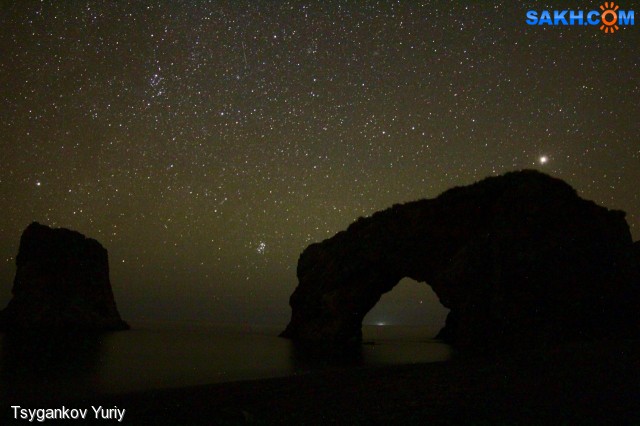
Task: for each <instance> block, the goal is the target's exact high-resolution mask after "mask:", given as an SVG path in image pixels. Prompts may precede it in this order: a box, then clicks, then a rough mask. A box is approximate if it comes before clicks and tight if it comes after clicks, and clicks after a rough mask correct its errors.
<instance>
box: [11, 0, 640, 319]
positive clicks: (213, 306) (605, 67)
mask: <svg viewBox="0 0 640 426" xmlns="http://www.w3.org/2000/svg"><path fill="white" fill-rule="evenodd" d="M619 3H620V4H621V7H622V8H623V9H633V8H634V7H635V8H636V9H640V5H639V4H638V3H636V2H630V1H629V2H624V4H623V2H622V0H621V1H620V2H619ZM571 5H573V6H576V7H577V6H582V8H583V9H584V8H585V7H588V8H589V9H588V10H590V9H592V8H596V7H597V6H598V5H599V3H597V2H584V1H579V2H575V1H562V2H561V1H556V2H553V1H551V2H537V1H536V2H534V1H528V2H527V1H494V2H484V1H483V2H480V1H466V2H465V1H446V2H444V1H441V2H422V3H419V2H410V1H394V2H374V1H366V2H365V1H362V2H356V1H353V2H348V1H340V2H338V1H323V2H294V1H251V2H243V1H180V0H173V1H117V2H115V1H114V2H111V1H109V2H102V1H101V2H93V1H88V2H84V1H42V2H41V1H15V2H12V1H0V98H1V99H0V158H1V168H0V199H2V200H3V201H2V214H0V305H1V306H4V305H5V304H6V302H8V300H9V297H10V289H11V285H12V280H13V275H14V274H15V255H16V253H17V248H18V243H19V238H20V234H21V232H22V230H23V229H24V228H25V227H26V226H27V225H28V224H29V223H30V222H32V221H39V222H41V223H44V224H47V225H50V226H56V227H59V226H62V227H67V228H71V229H75V230H78V231H80V232H82V233H84V234H86V235H88V236H91V237H93V238H96V239H97V240H99V241H100V242H101V243H102V244H103V245H104V246H105V247H106V248H107V249H108V250H109V255H110V267H111V281H112V284H113V288H114V292H115V295H116V299H117V302H118V305H119V308H120V312H121V314H122V316H123V317H124V318H125V319H127V320H132V321H136V320H180V321H185V320H194V321H208V322H236V323H237V322H241V323H280V324H284V323H285V322H286V321H287V320H288V317H289V314H290V310H289V307H288V297H289V295H290V293H291V292H292V291H293V289H294V287H295V285H296V277H295V269H296V263H297V259H298V256H299V254H300V252H301V251H302V250H303V249H304V248H305V247H306V246H307V245H309V244H310V243H312V242H317V241H321V240H323V239H325V238H328V237H330V236H332V235H333V234H335V233H336V232H338V231H340V230H342V229H344V228H345V227H346V226H347V225H348V224H349V223H351V222H352V221H354V220H355V219H357V218H358V217H359V216H366V215H369V214H371V213H373V212H375V211H377V210H380V209H383V208H386V207H388V206H390V205H392V204H393V203H397V202H405V201H410V200H415V199H419V198H424V197H434V196H436V195H438V194H439V193H440V192H442V191H444V190H446V189H448V188H450V187H452V186H455V185H465V184H469V183H472V182H475V181H477V180H479V179H481V178H483V177H486V176H488V175H495V174H501V173H504V172H506V171H509V170H516V169H523V168H537V169H540V170H543V171H545V172H547V173H550V174H552V175H554V176H557V177H560V178H562V179H565V180H567V181H568V182H569V183H570V184H572V185H573V186H574V187H575V188H576V189H577V190H578V191H579V192H580V194H581V195H582V196H583V197H585V198H589V199H593V200H595V201H596V202H598V203H600V204H603V205H606V206H608V207H611V208H618V209H623V210H625V211H627V213H628V215H627V220H628V222H629V224H630V226H631V229H632V233H633V235H634V238H635V239H638V238H639V237H640V197H639V196H638V182H640V125H639V123H640V120H639V119H640V102H638V100H639V99H640V72H639V71H640V67H639V62H640V43H639V42H640V28H638V27H637V26H636V27H626V28H622V29H620V30H619V31H617V32H616V33H615V34H607V35H605V34H604V33H603V32H601V31H599V30H598V28H597V27H532V26H528V25H526V23H525V19H526V17H525V13H526V11H527V10H529V9H542V8H548V9H554V8H555V9H557V8H569V7H570V6H571ZM441 313H442V308H441V307H440V306H438V302H437V299H435V298H434V297H433V294H431V293H429V291H428V288H427V287H426V286H419V285H417V284H415V283H405V282H403V283H402V284H401V285H399V286H398V289H397V290H394V291H393V292H391V293H389V294H388V295H385V296H384V297H383V300H382V301H381V304H380V306H379V307H376V308H374V311H372V312H371V313H370V315H369V316H368V317H367V320H368V321H370V322H386V323H404V324H413V323H416V324H420V323H425V322H429V321H432V320H433V319H434V318H441Z"/></svg>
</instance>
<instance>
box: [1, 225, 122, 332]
mask: <svg viewBox="0 0 640 426" xmlns="http://www.w3.org/2000/svg"><path fill="white" fill-rule="evenodd" d="M16 265H17V270H16V276H15V279H14V284H13V289H12V293H13V298H12V299H11V301H10V302H9V304H8V306H7V307H6V308H5V309H4V310H3V311H2V312H0V330H4V331H12V330H75V331H84V330H86V331H107V330H124V329H127V328H129V326H128V325H127V323H126V322H124V321H123V320H122V319H121V318H120V314H119V313H118V310H117V308H116V303H115V300H114V297H113V292H112V290H111V283H110V281H109V260H108V254H107V250H106V249H105V248H104V247H102V245H100V243H99V242H98V241H96V240H93V239H91V238H86V237H85V236H84V235H82V234H80V233H78V232H75V231H70V230H68V229H63V228H60V229H52V228H49V227H48V226H44V225H40V224H39V223H36V222H34V223H32V224H31V225H29V226H28V227H27V229H25V231H24V232H23V234H22V237H21V239H20V248H19V252H18V256H17V258H16Z"/></svg>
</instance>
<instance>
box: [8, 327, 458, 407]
mask: <svg viewBox="0 0 640 426" xmlns="http://www.w3.org/2000/svg"><path fill="white" fill-rule="evenodd" d="M283 328H284V327H282V326H277V327H249V326H246V327H231V326H226V327H210V326H203V325H193V324H133V329H132V330H130V331H125V332H118V333H111V334H107V335H103V336H100V337H86V336H85V337H81V338H78V337H77V336H75V337H73V336H72V337H68V336H55V335H47V336H25V337H16V336H6V335H5V336H3V335H0V396H4V397H7V396H9V397H11V396H14V397H15V396H19V395H30V396H31V397H38V396H39V395H42V396H44V397H46V395H57V396H62V397H67V396H68V397H78V396H86V395H96V394H110V393H122V392H131V391H139V390H148V389H159V388H171V387H182V386H191V385H199V384H208V383H219V382H229V381H237V380H248V379H258V378H267V377H278V376H288V375H295V374H305V373H307V372H311V371H317V370H322V369H332V368H353V367H360V366H375V365H389V364H410V363H424V362H438V361H445V360H447V359H449V357H450V352H451V350H450V347H449V346H448V345H445V344H442V343H439V342H436V341H434V340H432V339H431V336H432V335H433V332H432V330H428V329H426V328H423V327H398V326H365V327H364V328H363V332H364V340H365V343H364V344H363V345H362V346H359V347H358V348H355V349H353V350H350V351H348V352H345V351H340V352H336V353H326V352H322V353H319V352H315V351H309V350H308V349H301V348H299V347H296V346H294V345H293V344H292V343H291V342H290V341H288V340H286V339H281V338H279V337H277V335H278V333H279V332H280V331H281V330H282V329H283ZM8 389H10V390H11V391H10V394H9V395H8V394H7V392H9V391H8ZM3 391H4V392H5V394H4V395H2V392H3Z"/></svg>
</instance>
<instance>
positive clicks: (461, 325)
mask: <svg viewBox="0 0 640 426" xmlns="http://www.w3.org/2000/svg"><path fill="white" fill-rule="evenodd" d="M624 216H625V213H624V212H622V211H616V210H608V209H606V208H604V207H601V206H598V205H596V204H595V203H594V202H592V201H587V200H584V199H582V198H580V197H579V196H578V195H577V193H576V191H575V190H574V189H573V188H572V187H571V186H569V185H568V184H567V183H565V182H563V181H562V180H559V179H555V178H552V177H550V176H548V175H545V174H543V173H540V172H537V171H531V170H525V171H520V172H511V173H507V174H505V175H503V176H498V177H490V178H487V179H484V180H482V181H480V182H478V183H475V184H473V185H470V186H466V187H457V188H453V189H451V190H448V191H446V192H444V193H442V194H441V195H440V196H438V197H436V198H435V199H425V200H420V201H415V202H411V203H406V204H402V205H394V206H393V207H391V208H389V209H387V210H384V211H381V212H377V213H375V214H373V215H372V216H371V217H368V218H360V219H358V220H357V221H356V222H354V223H353V224H351V225H350V226H349V227H348V229H347V230H346V231H342V232H339V233H338V234H336V235H335V236H333V237H332V238H329V239H327V240H325V241H323V242H321V243H317V244H312V245H310V246H309V247H307V248H306V250H304V252H303V253H302V254H301V256H300V259H299V261H298V269H297V275H298V280H299V284H298V287H297V288H296V289H295V291H294V293H293V294H292V295H291V298H290V305H291V308H292V316H291V321H290V323H289V325H288V326H287V328H286V330H284V332H283V333H282V334H281V336H283V337H288V338H291V339H294V340H299V341H317V342H320V341H324V342H335V343H341V342H349V341H354V340H355V341H357V340H360V339H361V326H362V319H363V318H364V316H365V315H366V313H367V312H368V311H369V310H370V309H371V308H372V307H373V306H374V305H375V304H376V303H377V302H378V300H379V299H380V296H381V295H382V294H383V293H386V292H388V291H390V290H391V289H392V288H393V287H394V286H395V285H396V284H397V283H398V281H400V279H402V278H403V277H409V278H412V279H414V280H416V281H420V282H426V283H427V284H428V285H430V286H431V287H432V288H433V290H434V291H435V293H436V294H437V295H438V297H439V298H440V301H441V303H442V304H443V305H444V306H445V307H447V308H449V309H450V313H449V315H448V317H447V321H446V325H445V327H444V328H443V329H442V330H441V331H440V333H439V336H438V337H439V338H441V339H442V340H444V341H447V342H449V343H452V344H454V345H457V346H460V347H473V346H475V347H481V346H493V347H495V346H496V345H497V346H501V345H510V344H516V343H517V344H521V343H531V344H537V343H540V342H549V341H554V339H555V340H566V339H572V338H592V337H612V336H628V335H630V334H633V333H637V331H638V320H637V319H636V318H637V315H636V312H637V309H638V307H640V303H639V302H638V300H639V298H638V295H639V294H640V293H639V289H640V279H638V274H637V273H634V272H632V271H631V269H633V268H636V271H637V270H638V268H637V266H638V265H640V263H637V262H638V253H640V250H639V248H640V247H639V246H638V243H636V245H635V249H634V248H633V244H632V239H631V234H630V232H629V227H628V225H627V223H626V221H625V219H624ZM634 250H635V252H634ZM633 256H635V260H632V257H633ZM633 265H635V266H633ZM621 269H624V270H621Z"/></svg>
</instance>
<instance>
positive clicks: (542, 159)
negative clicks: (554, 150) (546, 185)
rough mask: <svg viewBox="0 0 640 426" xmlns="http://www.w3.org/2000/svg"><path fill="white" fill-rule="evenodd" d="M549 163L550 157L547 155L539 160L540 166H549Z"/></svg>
mask: <svg viewBox="0 0 640 426" xmlns="http://www.w3.org/2000/svg"><path fill="white" fill-rule="evenodd" d="M547 162H549V157H547V156H546V155H541V156H540V158H538V163H540V164H547Z"/></svg>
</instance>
